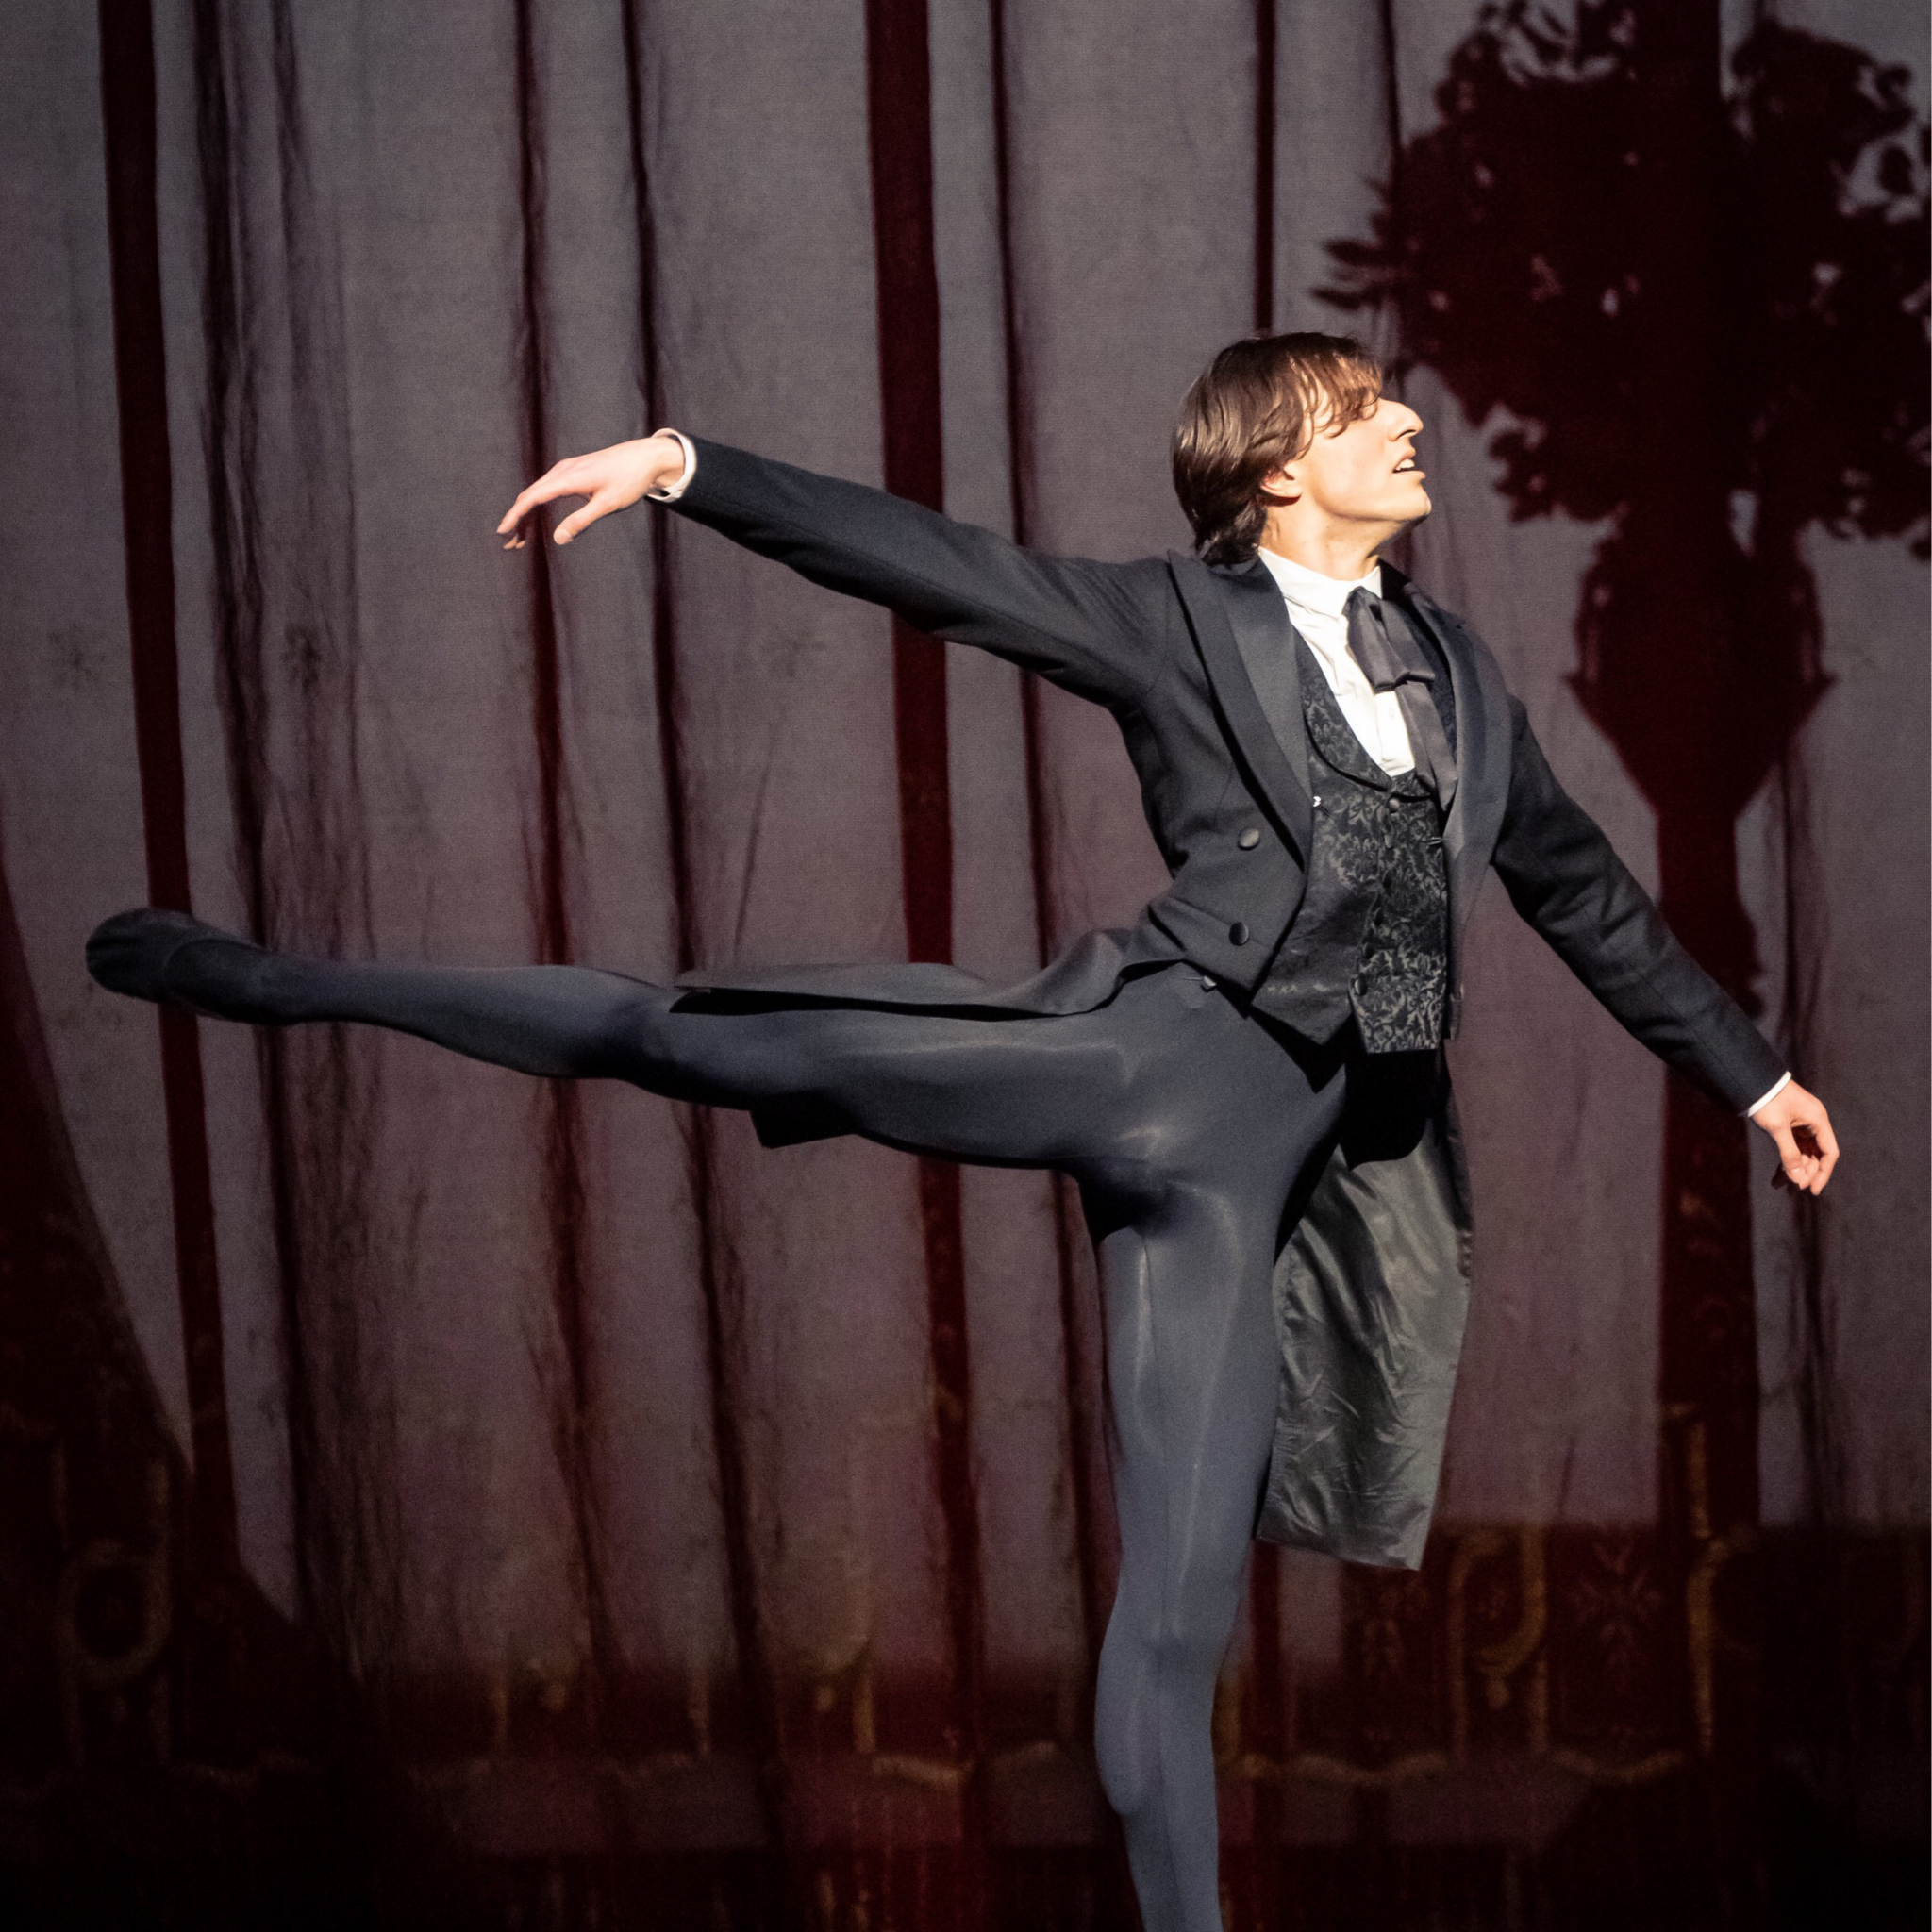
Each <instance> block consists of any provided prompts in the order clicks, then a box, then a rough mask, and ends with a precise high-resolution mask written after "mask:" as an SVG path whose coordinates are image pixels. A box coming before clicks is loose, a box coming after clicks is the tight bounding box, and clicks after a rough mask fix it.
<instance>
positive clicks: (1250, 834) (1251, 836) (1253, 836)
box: [1234, 825, 1261, 852]
mask: <svg viewBox="0 0 1932 1932" xmlns="http://www.w3.org/2000/svg"><path fill="white" fill-rule="evenodd" d="M1234 842H1235V843H1236V844H1237V845H1239V846H1240V847H1241V850H1242V851H1243V852H1252V851H1253V850H1254V849H1255V847H1256V846H1257V845H1258V844H1259V843H1260V842H1261V835H1260V833H1259V832H1257V831H1256V829H1255V828H1254V826H1253V825H1250V826H1249V827H1248V829H1247V830H1246V831H1245V832H1243V833H1242V834H1241V837H1240V838H1239V839H1237V840H1236V841H1234Z"/></svg>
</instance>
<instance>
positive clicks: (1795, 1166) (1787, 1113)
mask: <svg viewBox="0 0 1932 1932" xmlns="http://www.w3.org/2000/svg"><path fill="white" fill-rule="evenodd" d="M1751 1118H1752V1119H1753V1120H1754V1121H1756V1122H1757V1124H1758V1125H1759V1126H1760V1127H1762V1128H1763V1129H1764V1131H1765V1132H1766V1133H1767V1134H1769V1135H1770V1136H1771V1138H1772V1139H1773V1140H1774V1141H1776V1142H1777V1151H1778V1154H1779V1156H1780V1158H1782V1159H1783V1161H1784V1166H1783V1167H1782V1168H1781V1169H1780V1170H1779V1171H1778V1172H1777V1173H1776V1174H1774V1175H1773V1176H1772V1183H1773V1185H1774V1186H1775V1187H1785V1188H1791V1189H1801V1190H1803V1191H1805V1192H1806V1193H1809V1194H1822V1193H1824V1184H1825V1182H1826V1181H1828V1180H1829V1179H1830V1178H1831V1171H1832V1169H1833V1168H1835V1167H1836V1166H1837V1165H1838V1139H1837V1136H1836V1135H1834V1134H1833V1133H1832V1131H1831V1117H1830V1116H1829V1115H1828V1114H1827V1113H1826V1112H1825V1111H1824V1102H1823V1101H1822V1100H1820V1099H1819V1097H1818V1096H1817V1094H1815V1093H1807V1092H1806V1091H1805V1090H1804V1088H1802V1087H1800V1086H1799V1085H1798V1083H1797V1082H1796V1081H1795V1080H1787V1081H1786V1082H1785V1084H1784V1087H1783V1089H1782V1090H1781V1091H1779V1092H1777V1093H1775V1094H1774V1095H1773V1096H1772V1098H1771V1099H1769V1100H1767V1101H1766V1102H1765V1103H1764V1105H1763V1106H1762V1107H1760V1108H1758V1109H1757V1112H1756V1113H1754V1114H1753V1115H1752V1116H1751Z"/></svg>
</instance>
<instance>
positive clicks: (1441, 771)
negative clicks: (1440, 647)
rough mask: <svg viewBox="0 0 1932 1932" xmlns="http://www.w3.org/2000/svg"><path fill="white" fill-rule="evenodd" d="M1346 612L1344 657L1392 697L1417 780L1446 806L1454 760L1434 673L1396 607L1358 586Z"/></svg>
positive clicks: (1453, 784) (1453, 781)
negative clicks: (1405, 732)
mask: <svg viewBox="0 0 1932 1932" xmlns="http://www.w3.org/2000/svg"><path fill="white" fill-rule="evenodd" d="M1346 609H1347V615H1348V655H1349V656H1350V657H1351V658H1354V659H1355V661H1356V662H1357V664H1359V665H1360V666H1361V670H1362V675H1363V676H1364V677H1366V678H1367V679H1368V680H1369V682H1370V683H1371V684H1372V685H1374V688H1375V689H1376V691H1393V692H1394V693H1395V702H1396V703H1397V704H1398V705H1400V706H1401V707H1402V722H1403V724H1406V725H1407V727H1408V749H1409V754H1410V756H1411V757H1412V758H1414V759H1415V769H1416V775H1417V776H1418V777H1419V778H1421V779H1422V781H1423V783H1424V784H1425V785H1426V786H1427V787H1428V788H1429V789H1430V791H1433V792H1434V793H1435V794H1436V796H1437V798H1438V799H1439V800H1440V801H1441V803H1442V805H1444V806H1445V807H1446V806H1447V805H1448V803H1449V800H1450V797H1451V795H1452V794H1453V792H1454V791H1455V789H1456V758H1455V755H1454V754H1453V753H1452V752H1451V751H1450V749H1449V741H1448V739H1447V738H1446V737H1444V736H1443V733H1442V720H1441V717H1439V716H1438V715H1437V712H1436V700H1435V697H1434V694H1433V691H1434V686H1435V682H1436V674H1435V671H1434V669H1433V668H1432V667H1431V665H1430V663H1429V660H1428V659H1427V658H1425V657H1424V655H1423V647H1422V645H1421V644H1420V643H1419V642H1418V641H1416V635H1415V632H1414V631H1413V630H1412V629H1411V628H1410V626H1409V622H1408V619H1407V617H1405V616H1404V615H1403V613H1402V610H1401V608H1400V607H1398V606H1396V605H1393V604H1391V603H1390V602H1389V601H1388V600H1387V599H1386V598H1383V597H1377V596H1376V595H1375V594H1374V592H1373V591H1369V590H1367V589H1364V588H1362V587H1359V586H1357V588H1356V589H1355V590H1353V591H1350V592H1349V593H1348V604H1347V606H1346Z"/></svg>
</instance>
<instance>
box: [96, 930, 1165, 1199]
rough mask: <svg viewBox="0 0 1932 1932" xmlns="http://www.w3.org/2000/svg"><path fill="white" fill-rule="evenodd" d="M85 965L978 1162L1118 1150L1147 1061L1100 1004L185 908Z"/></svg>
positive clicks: (157, 988)
mask: <svg viewBox="0 0 1932 1932" xmlns="http://www.w3.org/2000/svg"><path fill="white" fill-rule="evenodd" d="M88 960H89V966H90V970H92V973H93V974H94V976H95V977H96V978H97V979H99V980H100V981H101V982H102V983H103V984H104V985H106V986H108V987H111V988H113V989H114V990H115V991H121V992H126V993H132V994H134V995H135V996H137V997H140V998H144V999H174V1000H179V1001H182V1002H184V1003H186V1004H187V1005H190V1006H192V1007H194V1008H197V1009H198V1010H200V1011H202V1012H206V1013H211V1014H214V1015H217V1016H220V1017H225V1018H232V1019H237V1020H246V1021H253V1022H256V1023H258V1024H292V1023H297V1022H305V1021H353V1022H360V1023H362V1024H369V1025H376V1026H384V1027H389V1028H391V1029H392V1030H394V1031H398V1032H403V1033H409V1034H414V1035H415V1036H417V1037H418V1038H419V1039H423V1040H428V1041H434V1042H435V1043H436V1044H437V1045H439V1046H445V1047H449V1048H451V1049H453V1050H454V1051H456V1052H458V1053H461V1054H465V1055H468V1056H469V1057H470V1058H473V1059H480V1060H488V1061H490V1062H491V1063H492V1064H494V1065H497V1066H504V1067H510V1068H513V1069H515V1070H516V1071H517V1072H519V1073H525V1074H542V1075H549V1076H553V1077H571V1078H603V1079H619V1080H627V1081H629V1082H631V1083H632V1084H634V1085H636V1086H640V1087H643V1088H646V1089H648V1090H649V1091H652V1092H655V1093H662V1094H665V1095H667V1096H669V1097H670V1098H672V1099H677V1100H690V1101H700V1102H705V1103H708V1104H711V1105H714V1106H722V1107H758V1106H768V1107H769V1106H774V1105H784V1106H787V1107H790V1108H793V1109H795V1110H801V1111H805V1112H808V1113H809V1114H810V1115H811V1117H812V1118H813V1119H814V1120H816V1121H817V1122H819V1123H820V1128H819V1130H820V1131H842V1132H850V1133H858V1134H864V1135H867V1136H869V1137H870V1138H872V1139H874V1140H878V1141H886V1142H888V1143H890V1144H891V1145H894V1146H903V1147H911V1148H916V1149H919V1150H922V1151H928V1152H933V1153H940V1154H948V1155H952V1156H954V1157H956V1158H960V1159H965V1160H981V1161H996V1162H1003V1163H1014V1164H1019V1165H1027V1166H1056V1165H1071V1166H1077V1165H1078V1164H1079V1162H1080V1160H1081V1158H1082V1157H1083V1156H1087V1155H1091V1154H1092V1153H1093V1152H1094V1150H1096V1149H1097V1148H1102V1147H1104V1146H1105V1145H1106V1143H1107V1139H1108V1131H1109V1122H1110V1121H1112V1120H1113V1119H1114V1118H1115V1117H1117V1115H1118V1114H1119V1111H1120V1106H1119V1103H1120V1098H1121V1095H1122V1094H1123V1092H1124V1090H1125V1089H1126V1088H1127V1087H1128V1086H1130V1085H1131V1084H1132V1083H1133V1081H1134V1079H1135V1076H1136V1074H1137V1073H1139V1072H1141V1071H1142V1070H1143V1065H1144V1060H1145V1058H1146V1055H1145V1054H1144V1053H1143V1054H1142V1055H1141V1057H1140V1058H1136V1057H1135V1056H1134V1055H1133V1054H1132V1053H1128V1054H1126V1055H1124V1054H1123V1051H1122V1046H1121V1041H1119V1039H1118V1037H1117V1032H1118V1029H1117V1028H1115V1027H1114V1026H1113V1025H1112V1024H1111V1022H1110V1020H1109V1019H1108V1017H1107V1016H1103V1015H1091V1014H1075V1015H1071V1016H1068V1017H1066V1018H1047V1019H1027V1018H1010V1019H978V1018H960V1017H957V1016H952V1015H946V1014H939V1013H922V1012H918V1011H907V1010H895V1009H885V1010H881V1009H877V1008H839V1007H823V1006H822V1007H803V1008H800V1007H788V1008H778V1009H776V1010H761V1011H743V1010H738V1011H720V1010H718V1009H717V1008H716V1005H715V1003H713V1004H711V1005H707V1003H705V1002H703V1001H698V1002H693V1001H691V1000H690V999H689V998H687V997H685V996H683V995H681V994H680V993H679V992H678V991H677V990H676V989H675V988H669V987H662V986H655V985H652V984H650V983H649V982H647V981H644V980H641V979H634V978H630V977H628V976H626V975H625V974H618V973H607V972H601V971H598V970H595V969H593V968H590V967H579V966H516V967H497V968H467V967H449V966H403V965H385V964H381V963H354V962H345V961H341V960H332V959H316V958H302V957H298V956H295V955H292V954H283V953H273V952H269V951H266V950H264V949H263V948H260V947H258V946H253V945H250V944H248V943H247V942H245V941H240V940H236V939H234V938H232V937H231V936H229V935H227V934H225V933H221V932H218V931H216V930H215V929H214V928H213V927H210V926H206V925H203V924H200V923H199V922H196V921H193V920H190V919H188V918H186V917H185V916H184V915H182V914H178V913H156V912H137V913H125V914H122V915H121V916H120V917H118V918H116V919H112V920H109V921H108V922H107V923H106V924H104V925H103V926H101V927H100V928H99V930H98V931H97V932H96V933H95V935H94V937H93V939H92V941H90V942H89V949H88ZM1137 996H1138V997H1144V995H1137ZM1129 1004H1130V1005H1131V1004H1132V1002H1129ZM1144 1031H1145V1033H1146V1036H1147V1040H1148V1042H1149V1045H1148V1049H1147V1051H1149V1052H1152V1051H1156V1050H1163V1049H1165V1048H1166V1047H1167V1044H1168V1042H1167V1040H1166V1031H1167V1029H1166V1028H1165V1027H1163V1026H1160V1025H1151V1026H1148V1027H1146V1028H1145V1029H1144Z"/></svg>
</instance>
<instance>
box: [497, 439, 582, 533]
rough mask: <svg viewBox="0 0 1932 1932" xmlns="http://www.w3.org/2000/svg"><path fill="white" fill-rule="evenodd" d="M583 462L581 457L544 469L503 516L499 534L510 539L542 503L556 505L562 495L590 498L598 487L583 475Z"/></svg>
mask: <svg viewBox="0 0 1932 1932" xmlns="http://www.w3.org/2000/svg"><path fill="white" fill-rule="evenodd" d="M582 463H583V458H581V457H569V458H565V459H564V461H562V462H560V463H557V464H554V465H553V466H552V467H551V468H550V469H548V470H545V471H544V473H543V474H542V475H541V476H539V477H538V478H537V480H536V481H535V482H534V483H532V484H531V485H529V487H528V488H527V489H525V491H523V492H522V493H521V494H520V495H519V496H518V497H517V500H516V501H515V502H514V503H513V504H511V505H510V507H509V508H508V509H507V510H506V511H505V512H504V513H503V521H502V522H501V523H500V524H498V525H497V526H496V534H497V535H498V536H499V537H508V536H509V535H510V534H511V533H512V532H513V531H514V530H515V529H516V527H517V525H519V524H521V523H522V522H523V520H524V519H525V517H526V516H528V515H529V514H530V512H531V511H532V510H533V509H536V508H538V507H539V506H540V505H541V504H546V503H555V502H556V501H557V499H558V497H559V496H588V495H590V494H591V491H592V490H593V489H594V488H595V487H596V486H595V484H594V483H592V482H591V479H590V478H589V477H588V476H586V475H584V474H583V470H582Z"/></svg>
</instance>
